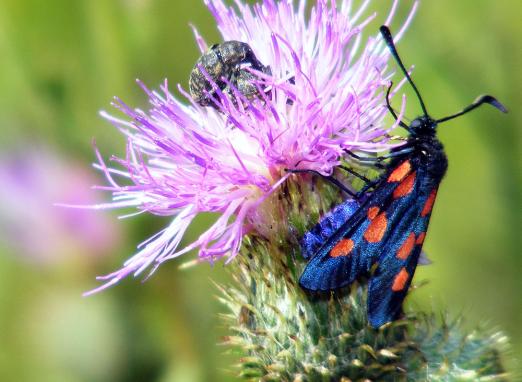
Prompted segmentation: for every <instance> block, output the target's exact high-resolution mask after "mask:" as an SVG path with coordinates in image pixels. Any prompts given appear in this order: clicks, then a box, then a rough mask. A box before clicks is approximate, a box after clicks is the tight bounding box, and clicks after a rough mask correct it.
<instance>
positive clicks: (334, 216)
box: [299, 199, 361, 260]
mask: <svg viewBox="0 0 522 382" xmlns="http://www.w3.org/2000/svg"><path fill="white" fill-rule="evenodd" d="M360 206H361V205H360V203H359V202H358V201H357V200H355V199H347V200H345V201H344V202H342V203H341V204H339V205H337V206H336V207H335V208H333V209H332V210H331V211H330V212H328V213H327V214H326V215H324V216H323V217H322V218H321V220H320V221H319V223H317V224H316V225H315V226H314V227H313V228H312V229H311V230H310V231H308V232H306V233H305V234H304V236H303V238H302V239H301V241H300V242H299V244H300V246H301V255H302V256H303V257H304V258H305V259H307V260H308V259H309V258H311V257H312V256H313V255H314V254H315V253H316V252H317V250H319V248H320V247H321V246H322V245H323V244H324V242H325V241H326V240H328V238H329V237H330V236H332V235H333V234H334V232H335V231H337V230H338V229H339V228H340V227H341V226H342V225H343V224H344V223H346V221H347V220H348V219H349V218H350V217H351V216H352V215H353V214H354V213H355V211H357V210H358V209H359V207H360Z"/></svg>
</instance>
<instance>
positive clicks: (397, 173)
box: [388, 160, 411, 182]
mask: <svg viewBox="0 0 522 382" xmlns="http://www.w3.org/2000/svg"><path fill="white" fill-rule="evenodd" d="M410 171H411V163H410V161H409V160H406V161H404V162H402V163H401V164H400V165H399V166H397V167H396V168H395V170H393V171H392V173H391V174H390V176H389V177H388V182H400V181H402V180H403V179H404V178H405V177H406V175H408V174H409V173H410Z"/></svg>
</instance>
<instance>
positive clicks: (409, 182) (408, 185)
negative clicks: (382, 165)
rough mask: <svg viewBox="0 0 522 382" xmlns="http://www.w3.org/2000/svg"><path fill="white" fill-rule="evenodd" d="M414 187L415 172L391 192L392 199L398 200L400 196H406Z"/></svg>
mask: <svg viewBox="0 0 522 382" xmlns="http://www.w3.org/2000/svg"><path fill="white" fill-rule="evenodd" d="M414 185H415V172H412V173H411V174H410V175H408V176H407V177H406V179H404V180H403V181H402V182H401V183H400V184H399V185H398V186H397V188H396V189H395V190H393V198H394V199H398V198H400V197H402V196H406V195H408V194H409V193H410V192H411V191H412V190H413V186H414Z"/></svg>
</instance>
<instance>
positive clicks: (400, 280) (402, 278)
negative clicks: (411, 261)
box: [392, 267, 410, 292]
mask: <svg viewBox="0 0 522 382" xmlns="http://www.w3.org/2000/svg"><path fill="white" fill-rule="evenodd" d="M409 278H410V274H409V273H408V271H407V270H406V268H404V267H403V268H401V270H400V271H399V273H397V276H395V279H394V280H393V285H392V291H394V292H400V291H401V290H403V289H404V287H405V286H406V283H407V282H408V280H409Z"/></svg>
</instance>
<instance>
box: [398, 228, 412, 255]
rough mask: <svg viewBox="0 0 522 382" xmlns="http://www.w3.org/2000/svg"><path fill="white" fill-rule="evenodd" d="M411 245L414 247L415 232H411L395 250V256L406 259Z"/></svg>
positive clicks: (409, 253)
mask: <svg viewBox="0 0 522 382" xmlns="http://www.w3.org/2000/svg"><path fill="white" fill-rule="evenodd" d="M413 247H415V234H414V233H413V232H412V233H410V235H409V236H408V237H407V238H406V240H404V243H402V245H401V247H400V248H399V249H398V250H397V258H399V259H401V260H406V259H407V258H408V257H409V256H410V255H411V251H413Z"/></svg>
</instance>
